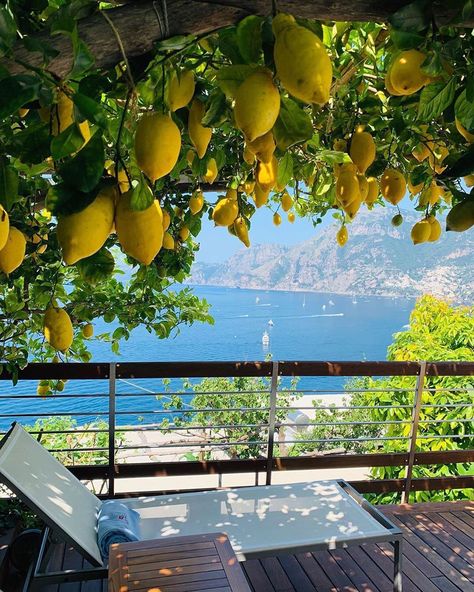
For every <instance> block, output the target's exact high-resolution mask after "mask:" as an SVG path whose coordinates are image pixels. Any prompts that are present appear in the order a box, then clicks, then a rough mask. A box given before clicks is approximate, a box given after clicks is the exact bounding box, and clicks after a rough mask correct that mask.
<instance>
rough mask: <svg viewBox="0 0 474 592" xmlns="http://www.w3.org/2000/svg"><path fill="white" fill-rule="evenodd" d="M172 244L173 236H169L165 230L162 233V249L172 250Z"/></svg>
mask: <svg viewBox="0 0 474 592" xmlns="http://www.w3.org/2000/svg"><path fill="white" fill-rule="evenodd" d="M174 246H175V245H174V238H173V237H172V236H171V234H170V233H169V232H165V233H164V235H163V249H167V250H168V251H173V250H174Z"/></svg>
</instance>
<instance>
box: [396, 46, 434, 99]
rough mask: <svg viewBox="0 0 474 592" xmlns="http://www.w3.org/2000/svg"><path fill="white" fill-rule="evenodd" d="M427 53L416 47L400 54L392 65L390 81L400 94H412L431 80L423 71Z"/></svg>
mask: <svg viewBox="0 0 474 592" xmlns="http://www.w3.org/2000/svg"><path fill="white" fill-rule="evenodd" d="M425 59H426V55H425V54H424V53H422V52H421V51H418V50H416V49H409V50H407V51H402V52H401V53H400V54H398V55H397V56H396V57H395V59H394V60H393V61H392V63H391V65H390V82H391V84H392V87H393V88H394V90H395V91H396V92H397V93H398V94H400V95H412V94H413V93H416V92H417V91H419V90H420V88H422V87H423V86H424V85H425V84H427V83H428V82H429V80H430V79H429V77H428V76H426V74H424V73H423V72H422V71H421V65H422V64H423V62H424V61H425Z"/></svg>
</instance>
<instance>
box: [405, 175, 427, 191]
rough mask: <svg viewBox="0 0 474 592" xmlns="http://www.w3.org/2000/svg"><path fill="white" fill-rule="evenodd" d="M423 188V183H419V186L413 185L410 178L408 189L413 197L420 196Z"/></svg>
mask: <svg viewBox="0 0 474 592" xmlns="http://www.w3.org/2000/svg"><path fill="white" fill-rule="evenodd" d="M423 186H424V182H423V181H422V182H421V183H418V184H417V185H413V183H412V182H411V179H410V177H408V181H407V187H408V191H409V192H410V193H411V195H418V194H419V193H420V191H421V190H422V189H423Z"/></svg>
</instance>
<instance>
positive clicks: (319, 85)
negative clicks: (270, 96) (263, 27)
mask: <svg viewBox="0 0 474 592" xmlns="http://www.w3.org/2000/svg"><path fill="white" fill-rule="evenodd" d="M272 27H273V32H274V34H275V46H274V52H273V56H274V60H275V66H276V71H277V76H278V78H279V79H280V82H281V84H282V85H283V87H284V88H285V90H287V91H288V92H289V93H290V94H291V95H293V96H294V97H296V98H297V99H299V100H300V101H303V102H305V103H318V104H320V105H324V104H325V103H327V102H328V100H329V91H330V89H331V81H332V65H331V60H330V59H329V55H328V53H327V51H326V49H325V47H324V45H323V44H322V42H321V40H320V39H319V37H317V35H315V34H314V33H313V32H312V31H310V30H309V29H307V28H306V27H301V26H300V25H298V24H297V23H296V21H295V19H294V18H293V17H292V16H291V15H289V14H284V13H280V14H277V15H276V16H275V18H274V19H273V23H272Z"/></svg>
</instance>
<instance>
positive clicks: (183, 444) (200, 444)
mask: <svg viewBox="0 0 474 592" xmlns="http://www.w3.org/2000/svg"><path fill="white" fill-rule="evenodd" d="M263 444H267V441H266V440H246V441H245V442H242V441H240V442H239V441H237V442H209V441H205V442H204V441H203V442H173V443H169V444H163V443H161V442H157V443H156V444H144V445H143V446H127V445H123V446H117V448H116V449H117V450H149V449H156V448H209V447H213V448H223V447H225V448H229V447H230V446H247V447H248V446H261V445H263ZM104 450H107V449H106V448H105V449H104Z"/></svg>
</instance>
